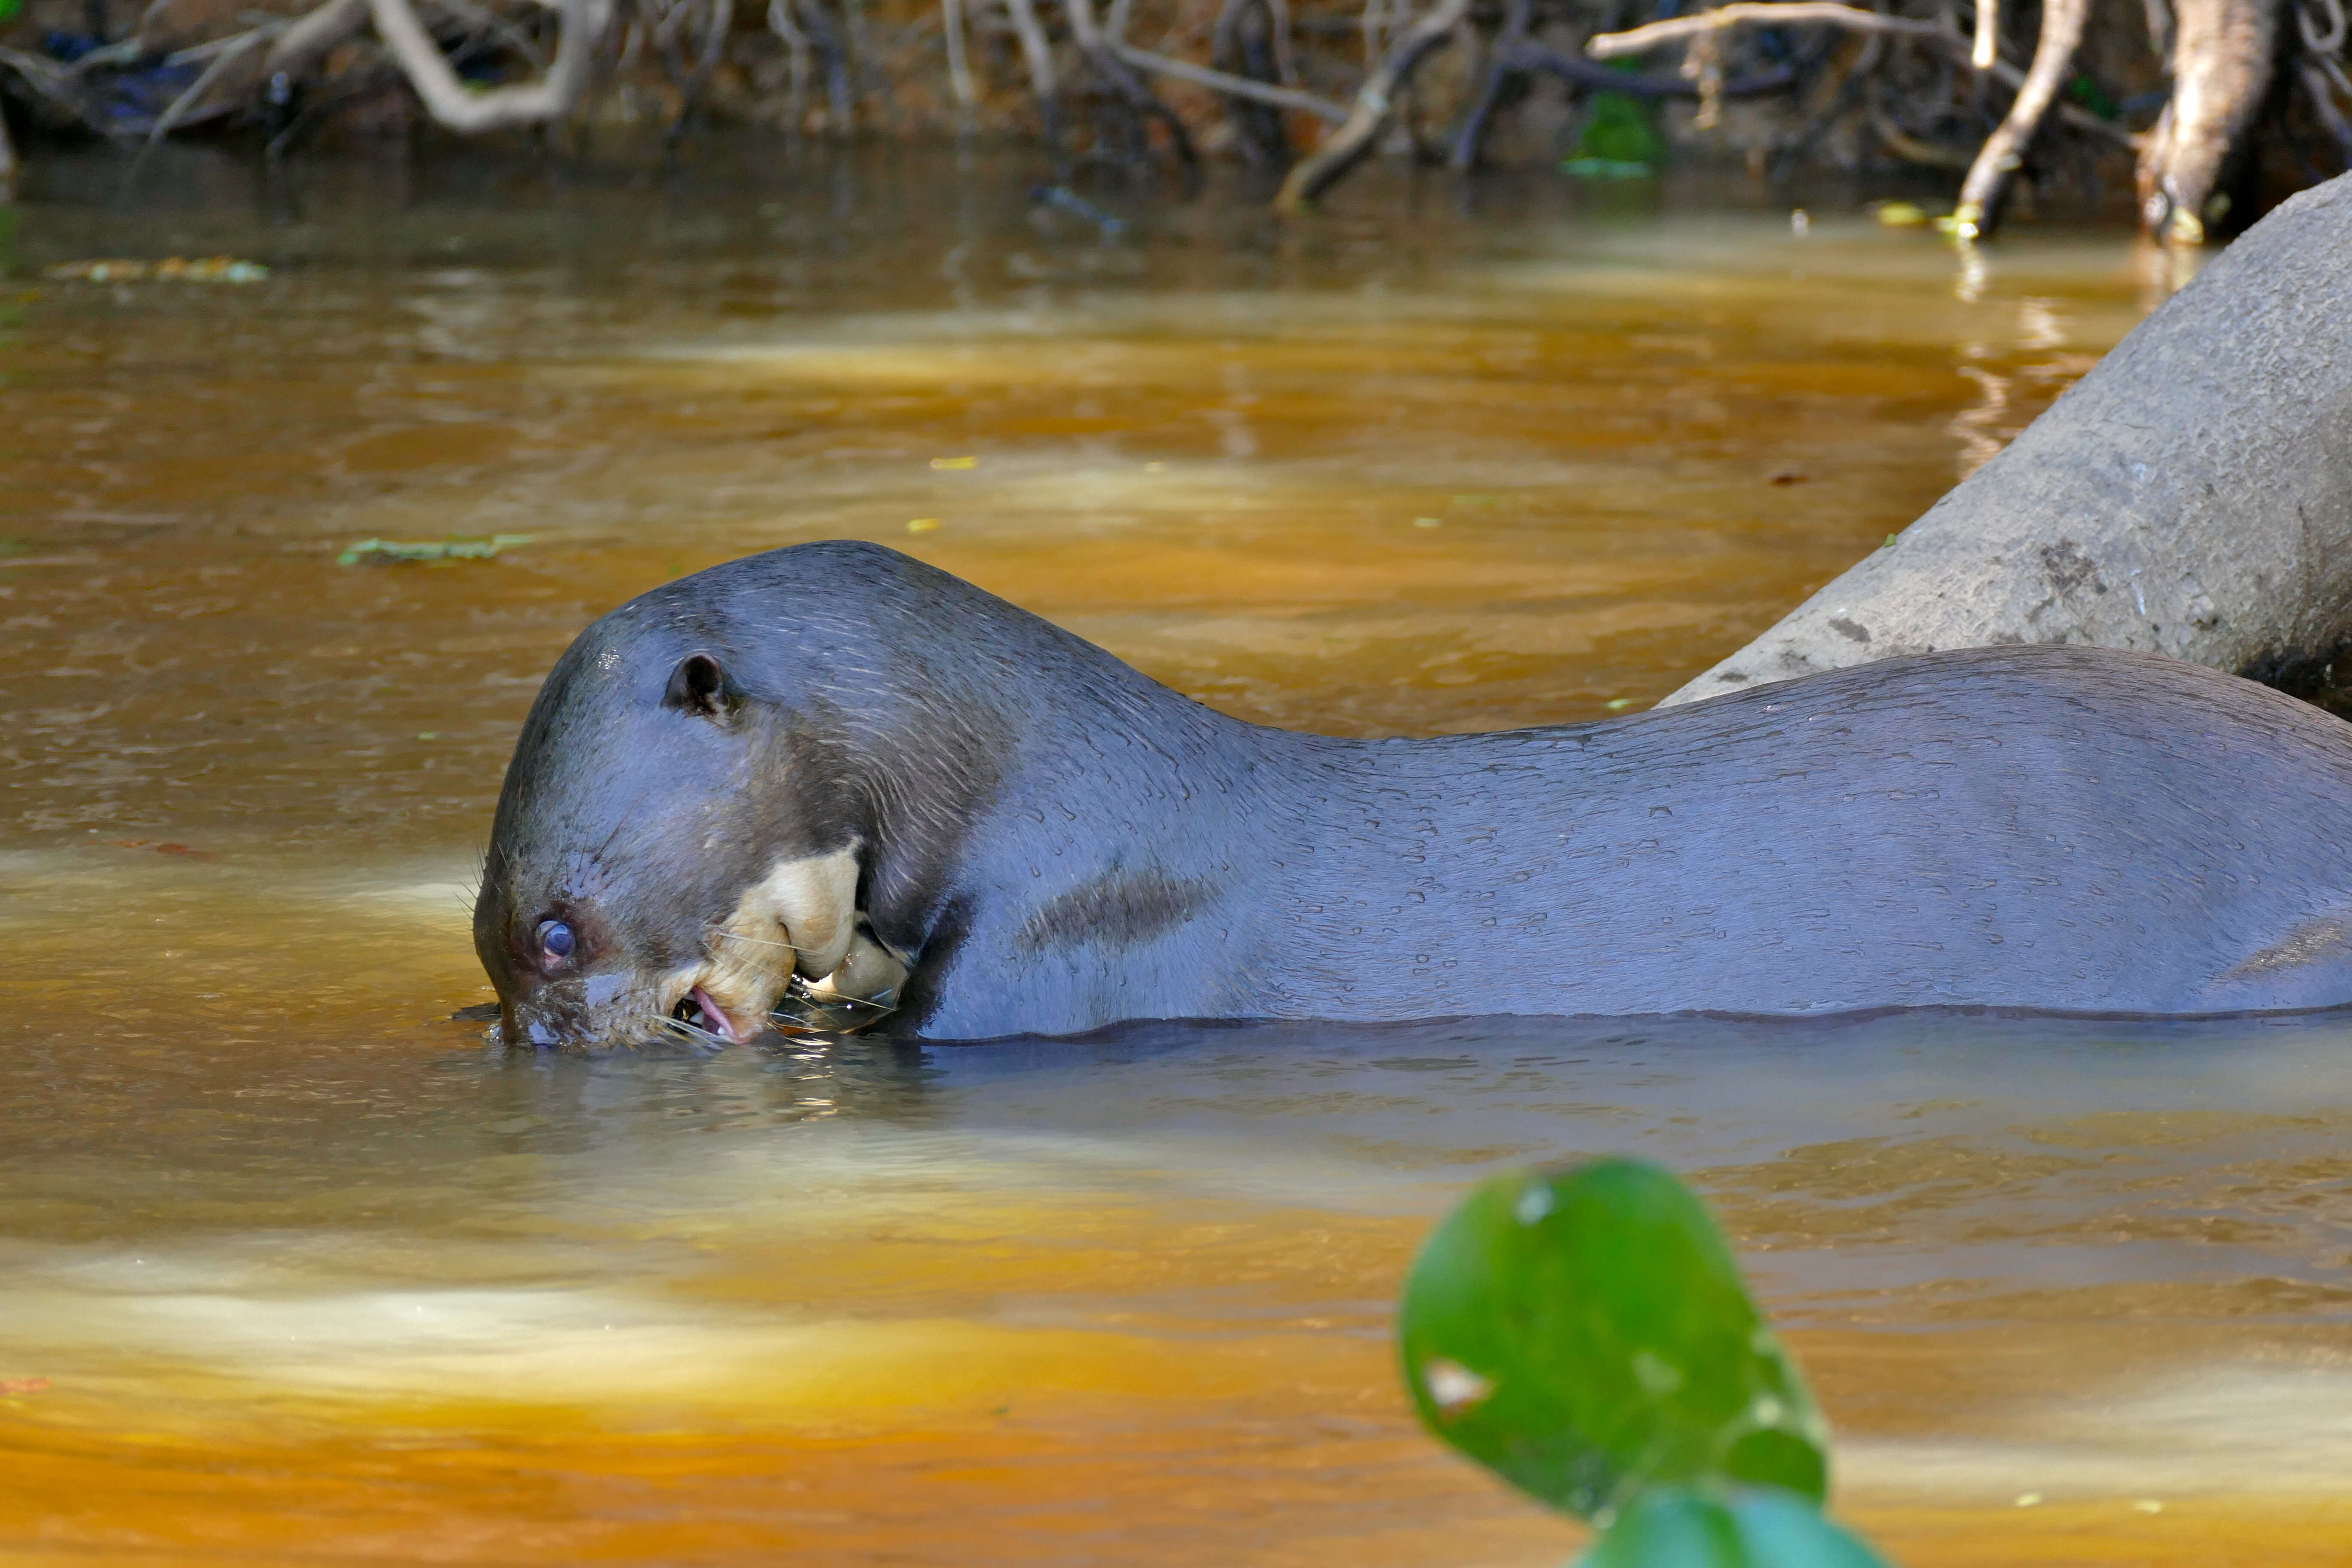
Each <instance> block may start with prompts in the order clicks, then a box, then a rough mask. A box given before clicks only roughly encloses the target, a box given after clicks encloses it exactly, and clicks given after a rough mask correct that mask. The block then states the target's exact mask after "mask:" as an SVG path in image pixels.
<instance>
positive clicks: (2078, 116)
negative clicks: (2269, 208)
mask: <svg viewBox="0 0 2352 1568" xmlns="http://www.w3.org/2000/svg"><path fill="white" fill-rule="evenodd" d="M1803 22H1811V23H1822V24H1827V25H1828V26H1834V27H1850V28H1852V29H1853V30H1854V31H1855V32H1857V33H1886V34H1892V35H1894V36H1895V37H1905V38H1916V39H1918V40H1919V41H1920V42H1922V43H1929V44H1934V45H1935V46H1936V47H1938V48H1940V49H1943V50H1944V51H1945V52H1946V53H1948V54H1952V55H1956V56H1958V58H1961V59H1969V58H1972V57H1973V56H1974V54H1975V49H1976V47H1975V43H1974V41H1973V40H1972V39H1969V38H1965V37H1961V36H1960V35H1959V34H1958V33H1955V32H1953V31H1951V30H1950V29H1948V28H1947V27H1945V26H1943V25H1942V24H1940V23H1937V22H1921V21H1916V20H1914V19H1913V18H1911V17H1908V16H1881V15H1879V14H1878V13H1877V12H1875V11H1864V10H1861V9H1859V8H1858V7H1855V6H1853V5H1838V4H1837V3H1836V0H1739V3H1738V4H1737V5H1725V6H1721V7H1718V8H1717V9H1716V10H1713V11H1705V12H1701V13H1700V14H1699V15H1698V16H1676V17H1675V18H1673V19H1672V20H1669V21H1664V22H1652V23H1650V24H1649V25H1648V26H1641V27H1632V28H1628V29H1627V30H1626V31H1624V32H1622V33H1601V34H1599V35H1598V36H1596V37H1592V38H1590V39H1588V40H1587V41H1586V42H1585V46H1584V52H1585V53H1586V54H1588V55H1590V56H1591V57H1592V58H1594V59H1596V60H1611V59H1616V58H1619V57H1620V56H1622V55H1638V54H1640V53H1642V52H1643V50H1646V49H1654V48H1656V47H1658V46H1660V45H1661V44H1671V43H1677V42H1680V41H1682V40H1684V39H1686V38H1691V37H1697V36H1699V35H1701V34H1707V35H1713V34H1715V33H1718V32H1721V31H1723V30H1724V29H1726V28H1728V27H1740V26H1766V27H1772V26H1789V25H1792V24H1796V23H1803ZM1991 74H1992V77H1993V79H1995V80H1997V81H1999V82H2000V83H2002V84H2003V85H2004V86H2006V87H2008V88H2009V89H2011V90H2012V91H2016V90H2019V89H2022V88H2023V87H2024V85H2025V73H2024V72H2023V71H2021V70H2019V69H2018V68H2016V67H2015V66H2013V65H2011V64H2009V63H2008V62H2007V61H2006V60H1996V61H1995V62H1993V68H1992V72H1991ZM2058 118H2059V119H2061V120H2063V121H2065V122H2066V123H2067V124H2068V125H2071V126H2073V127H2074V129H2075V130H2077V131H2087V132H2090V133H2091V134H2092V135H2094V136H2104V137H2105V138H2106V139H2107V140H2108V141H2110V142H2120V143H2121V144H2123V145H2124V146H2126V147H2137V146H2138V145H2139V144H2140V139H2139V138H2138V137H2137V136H2135V135H2133V134H2132V133H2131V132H2128V131H2126V130H2124V129H2123V128H2122V127H2121V126H2118V125H2110V124H2108V123H2107V122H2106V121H2104V120H2102V119H2100V118H2099V117H2098V116H2097V115H2095V114H2092V113H2090V112H2089V111H2087V110H2082V109H2078V108H2076V107H2075V106H2074V105H2073V104H2071V103H2061V104H2060V105H2058Z"/></svg>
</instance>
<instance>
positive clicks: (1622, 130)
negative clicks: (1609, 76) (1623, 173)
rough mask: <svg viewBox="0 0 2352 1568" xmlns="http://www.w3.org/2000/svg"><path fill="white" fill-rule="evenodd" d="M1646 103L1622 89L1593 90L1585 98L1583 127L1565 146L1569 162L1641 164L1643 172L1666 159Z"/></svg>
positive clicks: (1664, 148) (1663, 140)
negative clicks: (1572, 140)
mask: <svg viewBox="0 0 2352 1568" xmlns="http://www.w3.org/2000/svg"><path fill="white" fill-rule="evenodd" d="M1654 113H1655V110H1653V109H1652V108H1651V107H1650V106H1649V105H1648V104H1647V103H1644V102H1643V100H1640V99H1638V98H1635V97H1633V95H1631V94H1630V93H1622V92H1596V93H1594V94H1592V95H1591V98H1589V99H1587V100H1586V101H1585V110H1584V128H1583V129H1582V131H1580V132H1579V133H1578V134H1577V138H1576V145H1575V146H1574V147H1572V148H1570V150H1569V158H1570V162H1591V163H1610V164H1617V165H1627V164H1641V165H1643V173H1648V172H1649V171H1651V170H1654V169H1655V168H1656V167H1657V166H1658V165H1659V164H1661V163H1664V162H1665V161H1666V139H1665V138H1664V136H1662V135H1660V134H1659V133H1658V128H1657V125H1656V123H1655V121H1654V119H1653V118H1652V117H1653V115H1654Z"/></svg>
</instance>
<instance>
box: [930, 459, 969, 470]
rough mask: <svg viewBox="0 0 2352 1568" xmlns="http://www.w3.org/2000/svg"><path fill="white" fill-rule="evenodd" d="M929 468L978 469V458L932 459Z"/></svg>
mask: <svg viewBox="0 0 2352 1568" xmlns="http://www.w3.org/2000/svg"><path fill="white" fill-rule="evenodd" d="M931 467H933V468H940V469H958V470H961V469H963V468H978V467H980V459H979V458H932V459H931Z"/></svg>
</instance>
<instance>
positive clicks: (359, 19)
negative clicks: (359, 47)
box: [261, 0, 368, 78]
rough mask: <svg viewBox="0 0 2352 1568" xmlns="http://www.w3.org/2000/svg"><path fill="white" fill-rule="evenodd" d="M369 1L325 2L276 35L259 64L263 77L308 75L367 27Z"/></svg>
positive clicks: (340, 0)
mask: <svg viewBox="0 0 2352 1568" xmlns="http://www.w3.org/2000/svg"><path fill="white" fill-rule="evenodd" d="M367 19H368V0H327V4H325V5H321V6H320V7H319V8H318V9H317V10H315V11H310V12H308V13H306V14H304V16H302V18H301V19H300V20H299V21H297V22H296V23H295V24H294V25H293V26H290V27H289V28H287V29H286V30H285V31H284V32H282V33H280V34H278V42H277V43H275V44H273V45H271V46H270V49H269V56H268V58H266V59H264V60H263V61H262V62H261V74H262V75H263V76H264V77H265V78H268V77H274V76H281V75H282V76H289V77H298V76H304V75H307V74H308V73H309V72H310V68H311V67H313V66H315V65H317V64H318V63H319V62H320V60H322V59H324V58H327V54H328V52H329V51H330V50H331V49H333V48H335V47H338V46H339V45H341V44H342V43H344V42H345V41H346V40H348V39H349V38H350V37H352V34H354V33H357V32H358V31H359V30H360V29H361V28H362V27H364V26H367Z"/></svg>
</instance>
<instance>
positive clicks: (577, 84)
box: [368, 0, 613, 136]
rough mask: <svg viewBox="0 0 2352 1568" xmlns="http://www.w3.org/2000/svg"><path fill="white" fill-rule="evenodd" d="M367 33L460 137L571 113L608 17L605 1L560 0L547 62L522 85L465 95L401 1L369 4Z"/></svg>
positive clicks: (608, 6) (371, 1)
mask: <svg viewBox="0 0 2352 1568" xmlns="http://www.w3.org/2000/svg"><path fill="white" fill-rule="evenodd" d="M368 8H369V14H370V15H371V16H373V17H374V18H375V30H376V33H377V35H378V36H379V37H382V38H383V41H384V46H385V47H387V48H389V49H391V51H392V55H393V58H394V59H396V60H398V61H399V62H400V68H401V70H402V71H403V72H404V73H405V74H406V75H407V77H408V82H409V85H410V86H411V87H414V88H415V89H416V96H417V97H419V98H421V99H423V100H425V108H426V109H428V110H431V111H432V114H433V118H434V119H436V120H437V121H440V122H441V123H442V124H444V125H446V126H447V127H448V128H449V129H450V130H452V131H456V132H461V133H463V134H465V135H469V136H470V135H475V134H478V133H479V132H484V131H496V130H499V129H500V128H502V127H505V126H509V125H531V124H537V123H539V122H541V121H549V120H558V119H561V118H562V117H563V116H564V115H566V114H569V113H570V112H572V107H573V106H574V105H575V104H577V103H578V102H579V101H580V95H581V94H582V92H583V91H585V90H586V89H587V86H588V72H589V68H590V66H591V65H592V64H593V61H594V59H595V52H596V45H597V42H598V40H599V39H601V38H602V37H604V29H605V27H606V26H607V25H609V24H610V23H611V21H612V18H613V8H612V5H611V3H610V0H562V3H561V4H560V5H557V6H556V9H557V10H558V11H559V12H561V13H562V17H563V36H562V39H561V40H560V41H558V43H557V44H556V46H555V63H554V64H553V65H552V66H550V67H549V68H548V70H547V74H546V75H545V76H543V77H541V79H539V80H537V81H535V82H533V83H531V84H530V86H529V87H501V88H494V89H491V90H489V91H488V92H473V91H469V90H468V89H467V87H466V85H465V84H464V83H463V82H461V81H459V80H458V79H457V72H456V71H454V70H452V69H450V68H449V59H448V57H447V56H446V55H444V54H443V53H442V52H441V48H440V46H439V45H437V44H436V43H435V42H434V41H433V37H432V35H431V34H429V33H427V32H426V31H425V26H424V24H423V23H421V22H419V21H418V20H417V19H416V13H415V10H414V9H412V8H411V7H410V5H409V3H408V0H369V6H368Z"/></svg>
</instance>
